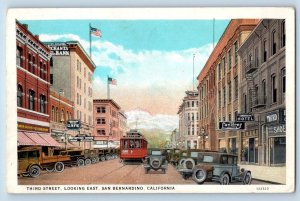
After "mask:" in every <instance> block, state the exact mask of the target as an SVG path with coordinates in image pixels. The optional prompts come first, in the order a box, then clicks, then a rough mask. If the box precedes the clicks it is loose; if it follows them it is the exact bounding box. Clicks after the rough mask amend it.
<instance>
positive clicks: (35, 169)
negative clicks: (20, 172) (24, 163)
mask: <svg viewBox="0 0 300 201" xmlns="http://www.w3.org/2000/svg"><path fill="white" fill-rule="evenodd" d="M28 174H29V176H31V177H34V178H35V177H38V176H40V174H41V168H40V167H39V166H37V165H32V166H31V167H30V168H29V170H28Z"/></svg>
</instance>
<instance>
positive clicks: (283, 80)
mask: <svg viewBox="0 0 300 201" xmlns="http://www.w3.org/2000/svg"><path fill="white" fill-rule="evenodd" d="M281 85H282V87H281V88H282V95H283V97H282V98H283V101H285V68H283V69H282V70H281Z"/></svg>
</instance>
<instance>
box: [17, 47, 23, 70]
mask: <svg viewBox="0 0 300 201" xmlns="http://www.w3.org/2000/svg"><path fill="white" fill-rule="evenodd" d="M22 56H23V49H22V48H21V47H19V46H17V54H16V59H17V65H18V66H21V67H23V59H22Z"/></svg>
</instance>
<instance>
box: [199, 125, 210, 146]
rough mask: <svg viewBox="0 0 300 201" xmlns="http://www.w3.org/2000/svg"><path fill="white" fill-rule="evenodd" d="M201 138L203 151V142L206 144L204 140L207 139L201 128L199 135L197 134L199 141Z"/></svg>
mask: <svg viewBox="0 0 300 201" xmlns="http://www.w3.org/2000/svg"><path fill="white" fill-rule="evenodd" d="M201 138H202V148H203V149H204V150H205V142H206V139H207V138H208V134H207V133H205V129H204V128H203V127H202V128H201V130H200V133H199V134H198V139H199V141H200V139H201ZM199 144H200V143H199Z"/></svg>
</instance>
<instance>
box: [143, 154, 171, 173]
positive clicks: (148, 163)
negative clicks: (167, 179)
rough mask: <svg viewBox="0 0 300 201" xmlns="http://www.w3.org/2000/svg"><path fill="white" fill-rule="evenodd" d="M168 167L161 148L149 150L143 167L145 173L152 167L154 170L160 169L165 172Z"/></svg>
mask: <svg viewBox="0 0 300 201" xmlns="http://www.w3.org/2000/svg"><path fill="white" fill-rule="evenodd" d="M167 167H168V161H167V160H166V156H165V155H164V154H163V152H162V151H161V150H150V154H149V155H148V156H147V157H146V158H145V163H144V169H145V173H146V174H148V172H149V171H150V170H151V169H152V170H155V171H158V170H162V172H163V173H164V174H165V173H166V170H167Z"/></svg>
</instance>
